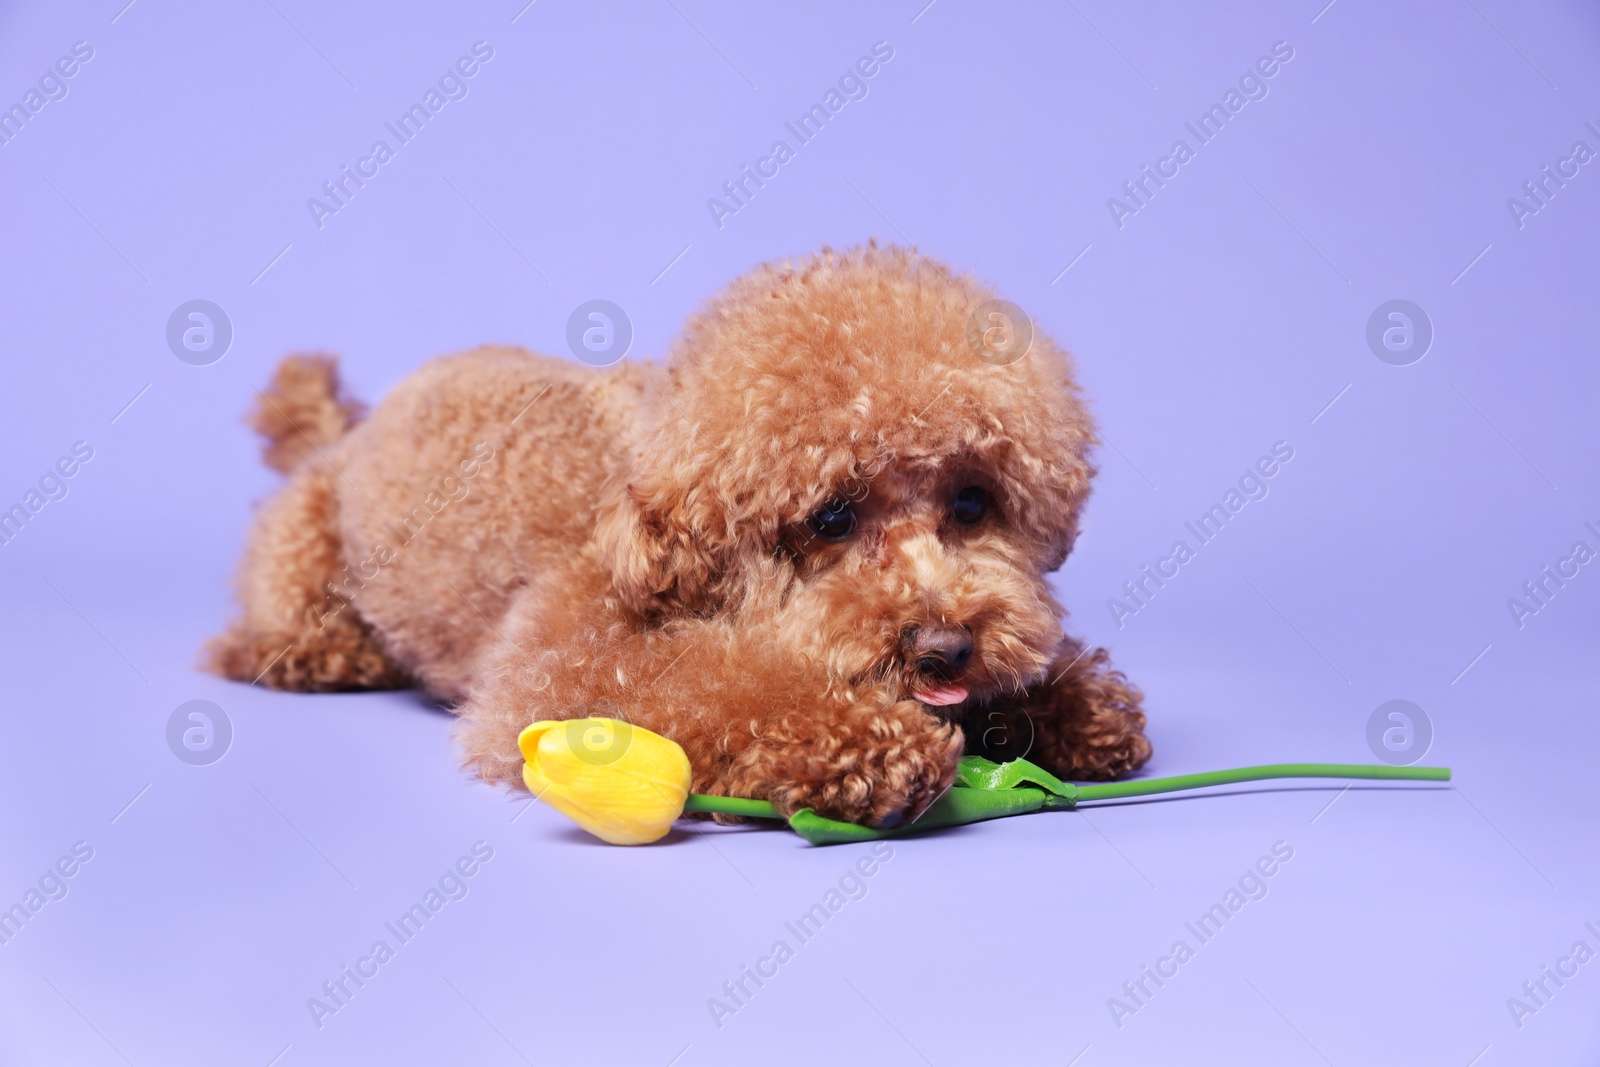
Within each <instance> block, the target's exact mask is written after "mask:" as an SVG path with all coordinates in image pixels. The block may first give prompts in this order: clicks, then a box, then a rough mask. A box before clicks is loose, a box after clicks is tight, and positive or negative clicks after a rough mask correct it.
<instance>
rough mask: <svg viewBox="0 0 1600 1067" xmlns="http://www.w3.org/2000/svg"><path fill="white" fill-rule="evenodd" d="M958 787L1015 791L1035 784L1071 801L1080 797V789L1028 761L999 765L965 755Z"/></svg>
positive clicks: (960, 764)
mask: <svg viewBox="0 0 1600 1067" xmlns="http://www.w3.org/2000/svg"><path fill="white" fill-rule="evenodd" d="M956 785H957V786H959V787H961V788H964V789H1015V788H1017V787H1018V786H1020V785H1033V786H1038V787H1039V788H1041V789H1044V790H1047V791H1049V792H1051V793H1054V794H1055V795H1056V796H1058V797H1064V798H1066V799H1067V800H1076V799H1077V796H1078V789H1077V787H1076V786H1074V785H1071V784H1070V783H1068V782H1063V781H1062V780H1061V779H1059V778H1057V777H1056V776H1055V775H1053V774H1051V773H1050V772H1049V771H1047V770H1045V769H1044V768H1043V767H1039V766H1036V765H1034V764H1032V763H1029V762H1028V761H1027V760H1025V759H1014V760H1012V761H1011V762H1009V763H996V762H994V761H993V760H989V759H984V758H983V757H982V756H962V757H961V759H960V761H959V762H958V763H957V764H956ZM1069 806H1070V805H1069Z"/></svg>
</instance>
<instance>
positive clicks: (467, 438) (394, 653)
mask: <svg viewBox="0 0 1600 1067" xmlns="http://www.w3.org/2000/svg"><path fill="white" fill-rule="evenodd" d="M992 298H993V294H992V293H991V292H989V290H987V289H986V288H984V287H983V286H981V285H979V284H978V283H976V282H974V281H971V280H970V279H965V278H958V277H953V276H952V275H951V274H950V273H949V272H948V271H947V270H946V269H944V268H943V267H941V266H939V265H937V264H934V263H931V262H930V261H928V260H926V259H924V258H923V257H921V256H919V255H918V254H916V253H914V252H911V251H907V250H902V249H897V248H879V247H877V246H876V245H869V246H868V247H866V248H863V249H858V250H855V251H851V252H848V253H843V254H837V253H833V252H830V251H828V250H826V249H825V250H824V251H823V252H821V253H820V254H818V255H815V256H813V257H811V258H809V259H807V260H804V261H802V262H800V263H796V264H791V263H780V264H773V265H769V266H766V267H763V268H761V269H759V270H757V271H755V272H753V273H752V274H750V275H748V276H747V277H745V278H742V279H740V280H739V281H737V282H735V283H734V284H733V285H732V286H730V287H729V288H728V290H727V291H726V292H725V293H723V294H722V295H721V296H720V297H718V298H717V299H715V300H713V301H711V302H710V303H709V304H708V305H707V306H706V307H705V308H704V309H702V310H701V311H700V312H699V313H698V314H697V315H696V316H695V317H694V318H693V319H692V320H691V321H690V323H689V324H688V326H687V327H686V329H685V331H684V333H683V336H682V337H681V338H680V339H679V341H678V342H677V343H676V345H674V347H673V349H672V350H671V352H670V354H669V356H668V358H667V359H666V360H665V361H664V362H663V363H659V364H658V363H624V364H620V365H618V366H616V367H612V368H608V369H605V370H599V371H596V370H593V369H590V368H587V367H583V366H580V365H576V364H573V363H569V362H565V361H561V360H556V359H551V358H548V357H544V356H538V355H534V354H531V353H527V352H524V351H521V350H518V349H509V348H495V347H489V348H480V349H476V350H474V351H471V352H468V353H465V354H463V355H459V356H453V357H449V358H445V359H440V360H436V361H434V362H432V363H430V364H428V365H427V366H426V367H424V368H423V369H422V370H420V371H418V372H417V373H416V374H414V375H412V376H411V377H410V378H409V379H407V380H406V381H404V382H402V383H401V384H400V385H399V386H398V387H397V388H396V389H395V390H394V391H393V392H392V393H391V394H390V396H389V397H388V398H387V399H386V400H385V401H384V402H383V403H382V404H381V405H379V407H378V408H377V409H376V410H375V411H374V412H373V414H372V417H371V418H370V419H369V420H367V421H365V422H362V423H360V424H359V425H354V426H353V427H352V423H353V421H354V413H355V408H354V407H353V405H352V402H350V401H348V400H346V399H343V398H342V396H341V393H340V387H339V383H338V379H337V376H336V374H335V373H334V369H333V364H332V362H331V361H326V360H316V361H306V360H296V359H295V358H291V359H290V360H289V361H286V363H285V365H284V367H283V368H281V369H280V371H279V374H278V379H277V382H276V384H275V386H274V390H273V392H272V394H270V395H269V396H268V397H266V398H264V403H263V405H262V408H263V412H262V413H258V415H257V425H258V426H259V427H261V428H262V429H263V431H264V432H265V433H267V435H268V437H269V440H270V442H271V443H270V446H269V452H268V457H269V461H273V462H275V463H276V462H278V461H282V462H284V463H286V464H288V465H289V467H290V472H289V473H290V478H289V482H288V485H287V486H286V487H285V488H284V489H283V490H282V491H281V492H280V494H279V495H278V496H277V497H275V498H274V499H273V500H272V501H271V502H270V503H268V504H267V506H266V507H264V508H263V509H262V510H261V512H260V514H259V515H258V516H257V519H256V524H255V529H254V531H253V533H252V536H251V540H250V545H249V548H248V549H247V551H246V554H245V559H244V562H243V565H242V567H241V573H240V581H239V595H240V600H241V602H242V606H243V610H242V613H241V617H240V619H239V621H237V622H236V623H234V624H233V626H231V627H230V629H229V630H228V631H227V632H226V633H224V634H223V635H222V636H221V637H219V638H218V639H216V641H214V642H213V643H212V646H211V659H210V663H211V666H212V668H213V669H214V670H216V671H217V672H219V673H221V674H224V675H226V676H228V677H232V678H238V679H242V680H246V681H259V682H261V683H263V684H267V685H272V686H276V687H279V688H285V689H299V690H315V689H338V688H362V687H376V686H391V685H402V684H410V683H415V684H417V685H419V686H421V687H422V688H424V689H425V690H426V691H428V692H429V693H431V694H432V695H434V696H435V697H437V698H439V699H441V700H443V701H445V702H447V703H452V704H456V705H458V708H457V710H458V711H459V713H460V716H461V722H460V727H459V730H458V736H459V739H460V741H461V744H462V746H463V748H464V751H465V758H466V760H467V762H468V763H469V764H470V765H472V766H473V767H475V768H476V769H477V771H478V772H479V773H480V774H482V775H483V776H484V777H486V778H490V779H495V780H501V781H505V782H507V783H511V784H513V785H520V773H519V772H520V766H521V758H520V755H519V754H518V752H517V748H516V736H517V733H518V732H519V731H520V730H521V728H522V727H524V726H526V725H527V724H528V723H529V722H531V721H533V720H536V719H559V718H572V717H578V716H583V715H591V714H600V715H612V716H616V717H621V718H626V719H628V720H630V721H632V722H634V723H636V724H639V725H641V726H644V727H647V728H649V729H652V730H655V731H657V732H658V733H662V734H665V735H666V736H668V737H671V738H673V739H674V740H676V741H678V742H679V743H680V744H681V745H683V746H684V748H685V750H686V751H687V753H688V755H689V759H690V763H691V765H692V766H693V768H694V777H695V782H694V788H695V789H696V790H698V791H704V792H719V793H725V794H729V795H736V796H749V797H760V798H766V799H770V800H772V801H773V802H774V803H775V804H777V806H778V807H779V809H780V810H782V811H784V812H791V811H794V810H796V809H798V808H801V807H811V808H814V809H816V810H818V811H819V812H821V813H823V814H826V815H829V816H832V817H835V818H841V819H848V820H852V821H869V822H873V823H877V824H892V823H894V822H897V821H899V820H900V819H903V818H911V817H915V816H916V815H917V814H919V813H920V812H921V811H922V810H923V809H924V808H925V807H926V806H927V805H928V804H929V803H932V801H933V800H934V799H935V798H937V797H938V795H939V794H940V793H941V792H943V791H944V789H946V788H947V787H948V786H949V785H950V782H951V781H952V779H953V776H954V772H955V761H956V759H957V757H959V756H960V755H961V753H962V751H963V749H964V748H973V749H976V750H982V749H983V748H984V744H985V742H984V741H983V740H982V739H984V738H988V739H989V740H990V741H992V740H993V734H994V731H993V729H992V728H991V727H989V726H988V725H987V724H989V723H992V722H993V721H995V718H996V716H1000V717H1002V718H1006V719H1007V721H1011V720H1014V719H1015V718H1016V717H1017V716H1019V715H1020V716H1021V717H1022V719H1023V720H1025V722H1026V726H1027V736H1028V742H1029V743H1028V745H1027V749H1026V750H1027V751H1028V752H1029V755H1030V758H1033V759H1035V760H1037V761H1038V762H1040V763H1041V764H1043V765H1044V766H1046V767H1047V768H1049V769H1050V770H1052V771H1054V772H1056V773H1058V774H1062V775H1069V776H1072V777H1078V778H1103V777H1110V776H1113V775H1117V774H1121V773H1125V772H1127V771H1129V770H1132V769H1134V768H1137V767H1138V766H1140V765H1141V764H1143V763H1144V761H1145V760H1146V759H1148V758H1149V755H1150V746H1149V743H1148V742H1147V741H1146V740H1145V738H1144V736H1143V727H1144V716H1143V714H1142V713H1141V711H1140V710H1139V703H1140V697H1139V694H1138V691H1137V690H1135V689H1133V688H1132V687H1131V686H1129V685H1128V684H1127V681H1126V679H1124V678H1123V677H1122V675H1121V674H1120V673H1117V672H1115V671H1113V670H1112V669H1111V668H1110V667H1109V665H1108V664H1107V659H1106V654H1105V652H1104V650H1099V649H1096V650H1093V651H1092V652H1090V651H1086V650H1085V649H1084V647H1083V646H1082V645H1081V644H1079V643H1078V642H1076V641H1073V640H1071V639H1069V638H1066V637H1065V636H1064V635H1063V634H1062V632H1061V627H1060V618H1061V609H1060V607H1059V605H1058V604H1057V603H1056V602H1055V599H1054V597H1053V596H1052V594H1051V590H1050V587H1049V584H1048V582H1047V575H1048V574H1049V573H1050V572H1051V571H1053V570H1055V569H1056V568H1058V567H1059V566H1060V565H1061V563H1062V562H1063V561H1064V560H1065V559H1066V556H1067V553H1068V552H1069V551H1070V549H1071V546H1072V543H1073V540H1074V538H1075V537H1076V534H1077V524H1078V517H1079V514H1080V511H1081V509H1082V505H1083V502H1084V499H1085V497H1086V496H1087V494H1088V491H1089V483H1090V479H1091V478H1092V476H1093V474H1094V469H1093V467H1092V465H1091V463H1090V460H1089V451H1090V449H1091V447H1092V446H1093V445H1094V444H1095V443H1096V438H1095V435H1094V429H1093V426H1092V424H1091V422H1090V419H1089V416H1088V414H1087V412H1086V411H1085V409H1084V407H1083V404H1082V402H1081V400H1080V398H1079V395H1078V390H1077V387H1076V385H1075V383H1074V381H1073V378H1072V373H1071V365H1070V362H1069V360H1068V358H1067V356H1066V355H1065V353H1063V352H1062V351H1061V350H1060V349H1058V348H1056V347H1055V346H1054V345H1053V344H1052V343H1051V342H1050V341H1048V340H1047V339H1045V338H1043V337H1035V339H1034V341H1033V344H1032V347H1031V349H1030V350H1029V351H1028V353H1027V354H1026V355H1025V356H1024V357H1023V358H1021V359H1020V360H1017V361H1016V362H1014V363H1011V364H1008V365H1004V366H997V365H994V364H992V363H990V362H986V361H984V360H982V359H979V358H978V357H977V355H975V354H974V352H973V350H972V349H971V348H970V347H969V345H968V343H967V339H966V337H967V324H968V320H969V319H970V318H971V317H972V314H973V312H974V310H975V309H976V308H978V307H979V305H981V304H983V303H984V302H985V301H987V300H990V299H992ZM269 407H270V409H271V410H272V411H273V412H274V413H275V415H274V417H272V418H269V417H267V416H266V415H265V411H266V410H267V409H268V408H269ZM277 416H281V419H279V418H277ZM289 442H298V444H295V445H293V446H292V447H291V445H290V444H289ZM291 461H292V462H291ZM967 486H977V487H979V488H981V489H982V490H983V491H984V493H985V494H986V496H987V499H988V500H989V502H990V507H989V511H988V513H987V514H985V516H984V517H983V519H982V520H981V521H980V522H978V523H976V524H974V525H970V526H967V525H963V524H960V523H958V522H956V521H955V520H954V519H953V518H952V514H951V508H952V501H953V499H954V497H955V494H956V493H957V492H959V491H960V490H961V489H963V488H964V487H967ZM841 499H843V500H848V501H850V502H851V503H852V505H853V507H854V511H855V514H856V516H857V527H856V530H855V531H854V533H852V534H851V535H850V536H849V537H847V538H845V539H844V540H842V541H840V542H838V543H833V542H828V541H825V540H822V539H821V538H819V537H817V536H815V535H814V534H813V533H812V532H811V530H810V529H809V528H808V527H807V525H806V520H807V518H808V516H810V515H812V514H813V513H814V512H815V511H816V510H817V509H818V508H819V507H822V506H824V505H827V504H829V503H830V502H834V501H839V500H841ZM923 627H939V628H945V629H949V628H952V627H956V628H961V629H962V630H963V631H964V632H966V633H969V634H970V635H971V642H972V645H973V648H972V653H971V658H970V661H969V662H967V663H966V664H965V665H964V666H961V667H960V668H959V669H958V670H957V671H955V672H949V673H947V672H940V673H939V676H938V677H937V678H932V677H931V676H930V673H929V672H930V668H929V666H928V661H927V660H926V659H923V658H917V657H916V656H914V655H912V654H911V653H909V652H908V651H907V648H908V643H907V642H908V640H910V638H911V636H913V635H914V634H915V633H916V632H917V631H918V628H923ZM274 657H276V658H274ZM951 682H956V683H959V684H960V685H961V686H963V687H965V689H966V690H967V692H968V696H967V698H966V699H965V700H964V701H961V702H960V703H958V704H956V705H953V706H946V707H938V706H933V705H931V704H928V703H924V702H923V701H922V700H919V699H918V698H917V694H919V693H925V692H926V691H927V687H928V686H929V685H930V684H934V683H951ZM930 699H931V698H930ZM980 727H982V729H981V730H980V729H979V728H980ZM1019 732H1020V731H1018V730H1013V731H1012V732H1011V735H1010V736H1015V735H1017V734H1018V733H1019ZM1011 754H1020V752H1013V753H1011Z"/></svg>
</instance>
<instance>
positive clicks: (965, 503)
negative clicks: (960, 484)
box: [950, 485, 988, 526]
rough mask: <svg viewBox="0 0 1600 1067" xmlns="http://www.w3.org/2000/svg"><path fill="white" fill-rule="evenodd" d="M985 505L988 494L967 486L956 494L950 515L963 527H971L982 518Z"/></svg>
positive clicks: (972, 486)
mask: <svg viewBox="0 0 1600 1067" xmlns="http://www.w3.org/2000/svg"><path fill="white" fill-rule="evenodd" d="M987 504H988V494H987V493H985V492H984V491H983V490H982V489H979V488H978V487H977V486H975V485H969V486H967V487H966V488H965V489H963V490H961V492H959V493H957V494H956V502H955V503H954V504H952V505H950V514H952V515H954V516H955V518H956V521H957V522H959V523H961V524H962V525H963V526H971V525H972V524H973V523H975V522H977V521H978V520H979V519H981V518H983V513H984V510H985V508H986V506H987Z"/></svg>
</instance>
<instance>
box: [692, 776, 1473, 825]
mask: <svg viewBox="0 0 1600 1067" xmlns="http://www.w3.org/2000/svg"><path fill="white" fill-rule="evenodd" d="M1265 778H1378V779H1389V780H1408V781H1428V782H1444V781H1449V779H1450V768H1448V767H1389V766H1371V765H1368V764H1362V763H1272V764H1268V765H1266V766H1264V767H1239V768H1236V769H1234V770H1230V771H1207V772H1206V773H1204V774H1180V775H1176V776H1174V777H1171V778H1145V779H1141V780H1139V781H1133V782H1106V783H1103V784H1101V785H1080V786H1071V785H1069V786H1068V787H1067V788H1068V789H1072V790H1075V793H1074V794H1072V795H1069V797H1068V798H1067V805H1066V806H1071V804H1073V803H1076V802H1080V801H1090V800H1119V799H1121V798H1123V797H1143V796H1150V795H1152V794H1154V793H1171V792H1173V791H1175V790H1179V789H1201V788H1204V787H1206V786H1214V785H1232V784H1233V783H1235V782H1258V781H1261V780H1262V779H1265ZM983 792H988V790H983ZM1002 792H1004V791H1002ZM1049 806H1051V807H1054V806H1055V805H1049ZM683 810H684V811H686V812H687V811H704V812H712V813H716V814H721V815H743V816H745V817H746V818H752V819H781V818H783V816H781V815H779V814H778V811H777V809H776V808H774V807H773V806H772V803H771V802H770V801H766V800H747V799H745V798H743V797H719V796H712V795H710V794H707V793H690V794H689V798H688V800H687V801H686V802H685V803H684V805H683Z"/></svg>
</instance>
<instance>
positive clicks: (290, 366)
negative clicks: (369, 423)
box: [245, 356, 367, 473]
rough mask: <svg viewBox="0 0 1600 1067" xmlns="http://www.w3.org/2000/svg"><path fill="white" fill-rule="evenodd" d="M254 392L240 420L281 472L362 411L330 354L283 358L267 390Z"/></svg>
mask: <svg viewBox="0 0 1600 1067" xmlns="http://www.w3.org/2000/svg"><path fill="white" fill-rule="evenodd" d="M256 396H257V397H258V400H257V402H256V406H255V409H254V410H253V411H251V412H250V414H249V415H247V416H246V417H245V421H246V422H247V423H249V424H250V426H251V427H252V428H254V429H255V431H256V432H257V433H259V434H260V435H261V436H262V437H263V438H264V441H263V442H262V445H261V458H262V459H263V460H265V461H266V464H267V466H269V467H271V468H272V469H273V470H277V471H283V472H284V473H288V472H289V471H291V470H293V469H294V468H295V467H297V466H299V465H300V463H301V461H302V460H304V459H305V458H306V457H307V456H310V455H313V454H315V453H317V452H318V451H320V450H321V449H323V448H325V447H327V446H328V445H331V444H333V443H334V442H335V441H337V440H339V438H341V437H343V436H344V435H345V434H346V433H347V432H349V430H350V428H351V427H352V426H354V425H355V424H356V423H358V422H360V421H361V419H362V417H363V416H364V415H366V413H367V409H366V405H364V404H362V403H361V401H359V400H356V399H355V398H353V397H351V396H349V395H347V394H346V393H345V391H344V386H343V385H342V384H341V383H340V381H339V361H338V359H337V358H336V357H334V356H288V357H286V358H285V359H284V361H283V362H282V363H280V364H278V370H277V373H275V374H274V375H273V376H272V384H271V385H270V386H268V387H267V391H266V392H264V393H263V392H260V391H257V393H256Z"/></svg>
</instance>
